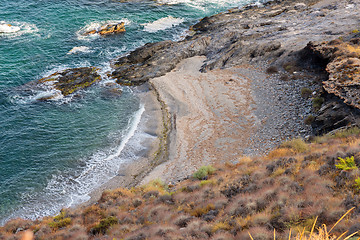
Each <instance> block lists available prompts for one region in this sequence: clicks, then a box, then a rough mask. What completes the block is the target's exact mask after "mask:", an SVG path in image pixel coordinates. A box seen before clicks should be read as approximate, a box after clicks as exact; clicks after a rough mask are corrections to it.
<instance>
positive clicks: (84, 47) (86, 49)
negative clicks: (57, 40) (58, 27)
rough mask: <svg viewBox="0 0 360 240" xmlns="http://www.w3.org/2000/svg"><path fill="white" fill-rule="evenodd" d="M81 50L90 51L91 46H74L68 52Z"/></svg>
mask: <svg viewBox="0 0 360 240" xmlns="http://www.w3.org/2000/svg"><path fill="white" fill-rule="evenodd" d="M79 52H83V53H88V52H90V48H89V47H86V46H80V47H73V48H72V49H71V50H70V51H69V52H68V53H67V54H76V53H79Z"/></svg>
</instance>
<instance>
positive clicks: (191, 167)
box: [141, 56, 310, 184]
mask: <svg viewBox="0 0 360 240" xmlns="http://www.w3.org/2000/svg"><path fill="white" fill-rule="evenodd" d="M205 60H206V58H205V57H202V56H200V57H192V58H189V59H185V60H183V61H182V62H181V63H180V64H178V66H177V67H176V68H175V69H174V70H173V71H172V72H170V73H168V74H166V75H165V76H163V77H159V78H154V79H152V80H151V81H150V82H151V84H152V85H153V86H154V87H155V88H156V90H157V91H158V92H159V95H160V98H161V99H162V100H163V101H164V102H165V103H166V105H167V108H168V110H169V112H170V114H171V121H172V131H171V133H170V145H169V160H168V161H167V162H165V163H163V164H161V165H159V166H157V167H156V168H155V169H154V170H153V171H152V172H150V173H149V175H148V176H147V177H145V178H144V180H143V181H142V182H141V184H145V183H147V182H149V181H150V180H153V179H156V178H160V179H162V180H163V181H165V182H173V181H176V180H179V179H182V178H185V177H187V176H189V175H191V174H192V173H193V172H194V171H196V169H198V168H199V167H200V166H202V165H208V164H216V163H224V162H237V161H238V160H239V159H240V158H241V157H242V156H247V155H257V154H263V153H266V152H267V151H269V150H270V149H272V148H274V147H275V146H277V145H278V143H279V142H280V141H282V140H284V139H287V138H291V137H296V136H297V134H298V133H296V134H295V132H298V131H297V130H300V129H302V132H303V134H308V133H309V132H310V129H309V128H307V127H306V126H305V124H303V122H301V121H302V119H300V121H299V120H298V119H297V118H296V119H295V118H293V117H292V116H291V114H288V116H286V119H283V118H281V116H282V115H281V111H282V112H285V111H287V110H286V109H287V108H286V107H288V108H291V106H293V103H291V102H289V101H287V100H286V99H282V101H281V103H280V102H276V101H277V100H278V98H279V94H276V95H274V94H272V90H274V89H273V88H274V86H273V87H271V85H272V81H270V79H269V78H270V76H269V75H267V74H266V73H265V72H264V70H262V69H260V68H256V67H254V66H251V65H241V66H237V67H233V68H229V69H218V70H212V71H208V72H206V73H201V72H200V71H199V70H200V68H201V66H202V64H203V63H204V61H205ZM265 80H267V83H265ZM274 80H275V81H279V80H278V79H276V77H275V78H274V79H273V81H274ZM280 95H281V94H280ZM285 98H286V97H285ZM299 100H301V99H299ZM286 105H289V106H286ZM307 107H308V106H304V108H307ZM292 114H297V111H294V113H292ZM283 120H285V123H287V126H286V125H283V124H284V122H282V121H283ZM263 132H267V134H266V135H264V134H262V133H263Z"/></svg>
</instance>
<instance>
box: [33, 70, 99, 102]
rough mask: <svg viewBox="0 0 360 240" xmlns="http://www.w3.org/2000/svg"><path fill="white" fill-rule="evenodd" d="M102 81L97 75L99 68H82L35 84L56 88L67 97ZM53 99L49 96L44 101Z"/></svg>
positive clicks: (53, 75)
mask: <svg viewBox="0 0 360 240" xmlns="http://www.w3.org/2000/svg"><path fill="white" fill-rule="evenodd" d="M100 80H101V77H100V75H99V74H98V73H97V68H95V67H82V68H72V69H66V70H63V71H60V72H56V73H54V74H51V75H50V76H48V77H45V78H42V79H40V80H38V81H37V82H36V83H35V84H37V85H44V86H46V87H50V88H54V89H56V90H58V91H60V92H61V94H62V95H64V96H67V95H69V94H72V93H74V92H75V91H78V90H81V89H85V88H87V87H89V86H91V85H92V84H94V83H95V82H97V81H100ZM51 98H52V97H51V96H48V97H46V99H44V100H49V99H51Z"/></svg>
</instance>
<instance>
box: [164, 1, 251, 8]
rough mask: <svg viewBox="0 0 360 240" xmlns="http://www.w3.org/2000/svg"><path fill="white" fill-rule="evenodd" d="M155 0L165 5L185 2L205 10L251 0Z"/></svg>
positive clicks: (245, 2)
mask: <svg viewBox="0 0 360 240" xmlns="http://www.w3.org/2000/svg"><path fill="white" fill-rule="evenodd" d="M157 2H158V3H159V4H166V5H176V4H185V5H188V6H190V7H192V8H196V9H199V10H202V11H206V10H207V9H208V8H213V7H220V8H224V7H225V8H226V7H234V6H240V5H241V6H242V5H244V4H247V3H250V2H252V1H251V0H158V1H157ZM210 5H212V6H210Z"/></svg>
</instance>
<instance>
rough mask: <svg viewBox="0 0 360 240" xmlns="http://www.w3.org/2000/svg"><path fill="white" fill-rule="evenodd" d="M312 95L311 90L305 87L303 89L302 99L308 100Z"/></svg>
mask: <svg viewBox="0 0 360 240" xmlns="http://www.w3.org/2000/svg"><path fill="white" fill-rule="evenodd" d="M311 94H312V91H311V89H309V88H306V87H304V88H302V89H301V97H303V98H308V97H310V96H311Z"/></svg>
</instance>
